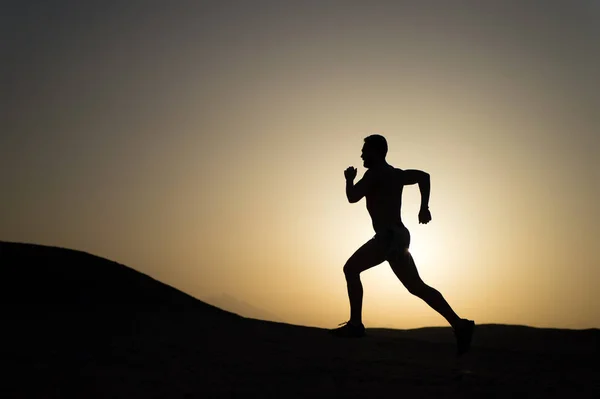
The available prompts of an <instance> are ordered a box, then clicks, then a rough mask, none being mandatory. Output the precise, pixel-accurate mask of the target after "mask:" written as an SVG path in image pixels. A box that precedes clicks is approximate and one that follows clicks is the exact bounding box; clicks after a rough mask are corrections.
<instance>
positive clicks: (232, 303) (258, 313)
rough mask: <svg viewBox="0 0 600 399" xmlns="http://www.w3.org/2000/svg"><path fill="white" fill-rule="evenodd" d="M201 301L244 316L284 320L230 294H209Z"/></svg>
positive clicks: (277, 320)
mask: <svg viewBox="0 0 600 399" xmlns="http://www.w3.org/2000/svg"><path fill="white" fill-rule="evenodd" d="M202 301H203V302H205V303H208V304H210V305H213V306H216V307H218V308H219V309H223V310H226V311H228V312H231V313H235V314H237V315H239V316H243V317H246V318H250V319H258V320H268V321H276V322H280V323H282V322H284V320H283V319H282V318H281V317H279V316H277V315H275V314H273V313H271V312H269V311H268V310H265V309H261V308H259V307H257V306H254V305H252V304H250V303H248V302H246V301H243V300H241V299H238V298H236V297H234V296H232V295H230V294H226V293H222V294H220V295H211V296H209V297H205V298H202Z"/></svg>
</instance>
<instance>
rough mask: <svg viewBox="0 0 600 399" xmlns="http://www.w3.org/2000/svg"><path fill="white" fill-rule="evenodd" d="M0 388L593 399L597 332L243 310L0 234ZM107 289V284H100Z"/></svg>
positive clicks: (130, 393) (52, 394)
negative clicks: (259, 316)
mask: <svg viewBox="0 0 600 399" xmlns="http://www.w3.org/2000/svg"><path fill="white" fill-rule="evenodd" d="M0 273H2V275H1V282H2V287H1V288H2V293H1V294H0V299H1V300H2V302H1V303H2V307H3V318H4V322H3V323H2V340H1V342H2V352H3V353H2V356H1V357H0V358H1V362H2V363H3V364H2V370H4V371H3V377H4V378H3V379H2V380H3V382H2V383H1V385H0V397H2V398H13V397H14V398H67V397H73V398H83V397H85V398H95V397H98V398H108V397H110V398H135V397H141V398H154V397H156V398H158V397H161V398H167V397H168V398H183V397H190V398H193V397H203V398H207V397H238V396H240V397H250V396H251V395H252V397H277V398H281V397H286V398H289V397H298V398H300V397H325V396H326V397H357V398H358V397H360V398H365V397H368V398H376V397H389V396H390V395H396V396H402V397H405V398H412V397H424V398H427V397H432V398H433V397H436V398H437V397H444V398H452V397H457V398H458V397H460V398H465V397H473V398H484V397H485V398H487V397H509V396H514V395H524V396H525V395H526V396H527V397H539V398H551V397H565V396H567V395H568V396H572V397H577V398H581V397H589V398H592V397H593V398H596V397H600V364H599V363H598V361H597V359H598V354H599V350H598V348H599V346H600V345H599V344H600V331H599V330H597V329H592V330H559V329H536V328H531V327H524V326H506V325H483V326H478V328H477V330H476V335H475V340H474V343H473V344H474V345H473V348H472V351H471V352H470V353H469V354H467V355H466V356H465V357H463V358H461V359H457V358H456V357H455V354H454V353H455V347H454V342H453V336H452V332H451V331H450V329H448V328H426V329H418V330H391V329H370V330H368V336H367V337H365V338H361V339H339V338H335V337H332V336H330V335H329V334H327V332H326V330H323V329H319V328H311V327H303V326H294V325H289V324H282V323H273V322H267V321H260V320H253V319H246V318H243V317H240V316H238V315H234V314H232V313H228V312H225V311H222V310H220V309H218V308H215V307H212V306H210V305H207V304H205V303H203V302H201V301H198V300H196V299H194V298H192V297H190V296H188V295H186V294H184V293H181V292H179V291H177V290H175V289H173V288H172V287H169V286H166V285H164V284H162V283H160V282H158V281H156V280H153V279H151V278H150V277H148V276H145V275H143V274H141V273H138V272H136V271H134V270H133V269H130V268H127V267H126V266H123V265H119V264H117V263H115V262H111V261H108V260H105V259H102V258H98V257H95V256H92V255H89V254H85V253H82V252H77V251H71V250H66V249H59V248H50V247H42V246H35V245H28V244H15V243H3V242H0ZM109 287H110V289H109Z"/></svg>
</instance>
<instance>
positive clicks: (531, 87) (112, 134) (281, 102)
mask: <svg viewBox="0 0 600 399" xmlns="http://www.w3.org/2000/svg"><path fill="white" fill-rule="evenodd" d="M413 3H414V2H413ZM490 3H491V2H490ZM522 3H523V2H519V1H506V2H502V4H497V5H493V6H492V5H487V6H483V5H481V2H475V1H473V2H463V3H461V4H464V5H463V6H462V7H459V6H457V5H456V4H455V5H450V4H449V2H442V1H435V2H434V1H424V2H419V4H420V5H415V4H412V5H406V4H407V3H403V2H394V1H387V2H356V1H354V2H353V1H345V2H340V1H337V2H334V1H325V2H317V1H306V2H298V3H295V4H294V5H292V4H288V3H287V2H285V3H284V2H275V1H270V2H265V1H256V2H254V1H253V2H242V1H239V2H234V1H231V2H218V1H213V2H208V1H203V2H177V5H173V4H167V3H164V2H157V1H156V2H155V1H144V2H142V1H131V2H127V6H116V5H110V3H107V2H97V4H95V5H94V4H92V3H86V4H81V3H79V2H75V1H62V2H61V1H59V2H56V3H53V4H52V5H50V4H47V3H46V2H42V1H39V2H37V4H35V3H32V4H33V5H30V6H28V7H25V6H24V5H19V4H16V5H13V6H12V7H9V8H8V11H7V13H6V16H7V21H6V23H3V26H6V29H7V32H9V33H10V35H8V36H7V37H10V39H9V41H8V46H7V48H6V51H5V53H6V54H7V57H6V59H7V60H9V62H7V63H5V64H6V65H4V66H3V68H5V69H6V74H5V76H7V77H8V79H7V82H8V84H7V87H8V90H2V93H1V94H0V100H1V101H2V104H7V106H3V107H2V108H3V116H2V118H1V120H2V126H3V127H2V129H1V130H2V132H3V133H2V135H0V183H1V184H2V195H1V196H0V220H1V221H2V222H1V223H0V240H6V241H25V242H33V243H40V244H47V245H57V246H63V247H69V248H74V249H81V250H85V251H88V252H92V253H94V254H97V255H100V256H103V257H106V258H109V259H112V260H116V261H118V262H121V263H124V264H127V265H129V266H131V267H133V268H135V269H137V270H140V271H142V272H144V273H147V274H149V275H151V276H153V277H155V278H157V279H159V280H161V281H164V282H166V283H168V284H171V285H173V286H175V287H176V288H178V289H181V290H183V291H185V292H187V293H190V294H191V295H194V296H196V297H199V298H205V297H210V296H213V295H220V294H221V293H226V294H229V295H232V296H233V297H235V298H237V299H239V300H243V301H246V302H248V303H250V304H252V305H254V306H256V307H259V308H262V309H265V310H266V311H268V312H270V313H273V314H276V315H278V316H279V317H280V318H281V319H283V320H285V321H288V322H291V323H298V324H306V325H317V326H324V327H327V326H335V325H337V324H338V323H340V322H342V321H345V320H347V318H348V304H347V298H346V291H345V282H344V277H343V273H342V266H343V264H344V262H345V261H346V259H347V258H348V257H349V256H350V255H351V254H352V252H353V251H354V250H355V249H356V248H358V247H359V246H360V245H361V244H362V243H364V242H365V241H366V240H368V239H369V238H371V237H372V235H373V231H372V228H371V225H370V222H369V219H368V214H367V212H366V209H365V204H364V201H361V202H359V203H358V204H348V203H347V201H346V198H345V193H344V178H343V170H344V169H345V168H346V167H348V166H349V165H354V166H356V167H358V169H359V177H360V176H361V175H362V173H364V168H362V164H361V162H360V158H359V156H360V149H361V146H362V140H363V138H364V137H365V136H367V135H369V134H373V133H379V134H382V135H384V136H386V137H387V139H388V143H389V147H390V151H389V153H388V161H389V162H390V163H391V164H393V165H394V166H396V167H399V168H403V169H407V168H411V169H422V170H425V171H427V172H429V173H430V174H431V181H432V193H431V201H430V209H431V212H432V215H433V221H432V223H430V224H428V225H426V226H424V225H418V223H417V212H418V206H419V192H418V189H417V188H416V186H415V187H409V188H407V189H406V190H405V194H404V208H403V215H402V216H403V220H404V222H405V224H406V225H407V227H408V228H409V230H410V231H411V234H412V248H411V249H412V253H413V255H414V257H415V260H416V263H417V266H418V268H419V271H420V273H421V276H422V277H423V279H424V280H425V281H426V282H427V283H428V284H430V285H432V286H434V287H436V288H437V289H438V290H440V291H441V292H442V293H443V295H444V296H445V297H446V299H447V300H448V301H449V303H450V304H451V305H452V306H453V307H454V308H455V310H456V311H457V313H458V314H459V315H461V316H463V317H469V318H472V319H475V320H476V321H477V322H479V323H511V324H527V325H532V326H544V327H568V328H589V327H600V309H599V308H598V303H600V300H599V299H600V298H599V297H598V290H597V285H598V281H600V255H599V252H598V250H597V243H596V239H597V238H598V237H599V236H600V234H599V233H600V232H599V227H598V226H599V225H600V211H599V210H598V207H597V203H598V201H597V197H598V196H599V195H600V176H599V171H600V161H599V160H598V153H599V150H600V137H599V136H600V133H599V127H600V116H599V115H598V111H597V110H598V109H600V94H599V93H600V83H599V80H598V76H597V71H598V70H600V47H599V46H598V45H597V43H598V41H599V40H600V28H599V27H598V26H600V25H598V23H597V21H598V19H599V17H600V7H598V6H597V4H596V3H594V2H592V1H571V2H564V3H562V5H552V6H551V5H549V3H548V2H541V1H533V2H527V4H526V5H525V4H522ZM3 75H4V74H3ZM362 280H363V285H364V289H365V299H364V301H365V308H364V320H365V324H367V326H391V327H398V328H411V327H420V326H429V325H444V320H443V319H442V318H441V316H439V315H437V314H436V313H435V312H434V311H433V310H431V309H429V308H428V307H427V306H426V305H425V304H424V303H423V302H421V301H420V300H419V299H417V298H415V297H412V296H411V295H410V294H409V293H408V292H406V290H405V289H404V288H403V287H402V285H401V284H400V283H399V282H398V281H397V280H396V279H395V277H394V275H393V273H392V272H391V270H390V269H389V266H388V265H387V264H383V265H381V266H379V267H377V268H375V269H371V270H369V271H367V272H365V273H364V274H363V276H362ZM107 289H110V287H107Z"/></svg>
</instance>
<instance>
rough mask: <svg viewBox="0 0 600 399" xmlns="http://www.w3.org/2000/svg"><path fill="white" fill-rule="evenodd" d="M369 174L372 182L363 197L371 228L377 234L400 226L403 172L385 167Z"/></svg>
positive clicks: (391, 167)
mask: <svg viewBox="0 0 600 399" xmlns="http://www.w3.org/2000/svg"><path fill="white" fill-rule="evenodd" d="M370 172H371V177H372V178H373V180H372V184H371V186H370V189H369V192H368V193H367V194H366V195H365V197H366V199H367V210H368V211H369V215H370V216H371V221H372V223H373V228H374V229H375V231H376V232H377V231H382V230H386V229H388V228H390V227H392V226H394V225H402V219H401V215H400V210H401V207H402V189H403V186H404V184H403V170H402V169H396V168H394V167H393V166H391V165H387V166H385V167H381V168H377V169H371V170H370Z"/></svg>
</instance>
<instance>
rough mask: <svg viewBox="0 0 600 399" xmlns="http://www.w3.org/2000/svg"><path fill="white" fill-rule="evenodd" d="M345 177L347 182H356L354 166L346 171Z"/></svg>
mask: <svg viewBox="0 0 600 399" xmlns="http://www.w3.org/2000/svg"><path fill="white" fill-rule="evenodd" d="M344 177H345V178H346V180H354V179H355V178H356V168H355V167H352V166H350V167H348V169H346V170H345V171H344Z"/></svg>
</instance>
